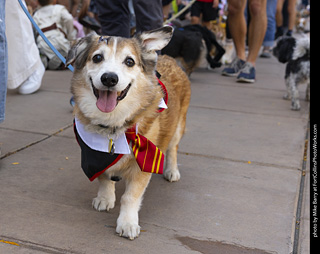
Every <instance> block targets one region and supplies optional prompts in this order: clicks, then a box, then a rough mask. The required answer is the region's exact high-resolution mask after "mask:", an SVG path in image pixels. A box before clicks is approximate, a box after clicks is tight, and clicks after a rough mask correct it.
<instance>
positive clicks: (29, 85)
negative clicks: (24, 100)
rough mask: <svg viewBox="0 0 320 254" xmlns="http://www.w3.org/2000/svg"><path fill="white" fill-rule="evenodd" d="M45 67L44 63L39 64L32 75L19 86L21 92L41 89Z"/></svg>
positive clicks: (28, 92) (32, 91) (27, 92)
mask: <svg viewBox="0 0 320 254" xmlns="http://www.w3.org/2000/svg"><path fill="white" fill-rule="evenodd" d="M44 72H45V68H44V66H43V64H42V63H41V64H39V67H38V69H36V70H35V71H34V72H33V73H32V74H31V75H30V77H29V78H28V79H27V80H26V81H25V82H23V83H22V85H21V86H20V87H19V90H18V91H19V93H20V94H32V93H34V92H36V91H38V90H39V88H40V86H41V81H42V77H43V75H44Z"/></svg>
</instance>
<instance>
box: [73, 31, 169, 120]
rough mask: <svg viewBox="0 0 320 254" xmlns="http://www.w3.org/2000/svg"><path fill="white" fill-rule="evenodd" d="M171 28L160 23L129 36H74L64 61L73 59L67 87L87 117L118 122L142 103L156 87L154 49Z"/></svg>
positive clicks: (160, 44)
mask: <svg viewBox="0 0 320 254" xmlns="http://www.w3.org/2000/svg"><path fill="white" fill-rule="evenodd" d="M172 32H173V29H172V28H171V27H163V28H161V29H157V30H154V31H150V32H145V33H142V34H140V35H138V36H137V37H135V38H131V39H127V38H121V37H109V36H98V35H91V36H88V37H85V38H82V39H80V40H78V41H77V42H76V43H75V44H74V45H73V46H72V48H71V50H70V51H69V53H68V57H67V64H71V63H74V67H75V73H74V77H73V81H72V88H71V90H72V93H73V94H74V98H75V102H76V104H77V106H78V107H79V109H80V111H81V112H82V113H83V114H84V115H85V116H86V117H88V118H90V120H93V121H94V120H95V119H99V120H100V119H107V120H106V121H107V122H108V124H113V125H114V124H116V125H119V124H120V123H119V122H117V123H115V121H118V120H119V121H120V118H121V119H122V120H123V119H125V118H127V117H128V115H130V114H132V113H133V112H135V111H136V110H137V109H138V108H139V107H141V106H143V102H144V101H148V100H149V99H150V97H151V98H152V96H153V94H152V92H153V91H154V88H155V87H156V85H155V84H154V82H153V81H154V70H155V67H156V60H157V53H156V51H157V50H161V49H162V48H163V47H164V46H166V45H167V43H168V42H169V41H170V39H171V36H172ZM110 122H112V123H110Z"/></svg>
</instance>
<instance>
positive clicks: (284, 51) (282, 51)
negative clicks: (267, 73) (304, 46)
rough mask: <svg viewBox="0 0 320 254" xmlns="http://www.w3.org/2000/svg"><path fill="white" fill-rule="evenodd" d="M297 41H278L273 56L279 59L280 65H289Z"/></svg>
mask: <svg viewBox="0 0 320 254" xmlns="http://www.w3.org/2000/svg"><path fill="white" fill-rule="evenodd" d="M295 46H296V39H295V38H293V37H282V38H280V39H279V40H278V41H277V45H276V47H274V48H273V55H274V56H275V57H276V58H278V60H279V62H280V63H287V62H288V61H290V60H291V59H292V55H293V51H294V47H295Z"/></svg>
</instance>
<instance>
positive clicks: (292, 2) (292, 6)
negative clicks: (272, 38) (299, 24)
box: [287, 0, 297, 36]
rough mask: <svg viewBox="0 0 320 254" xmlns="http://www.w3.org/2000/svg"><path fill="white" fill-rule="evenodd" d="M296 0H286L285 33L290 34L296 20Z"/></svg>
mask: <svg viewBox="0 0 320 254" xmlns="http://www.w3.org/2000/svg"><path fill="white" fill-rule="evenodd" d="M296 2H297V0H288V16H289V18H288V32H287V35H289V36H291V35H292V31H293V27H294V24H295V20H296Z"/></svg>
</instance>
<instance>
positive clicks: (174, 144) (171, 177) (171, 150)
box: [163, 120, 184, 182]
mask: <svg viewBox="0 0 320 254" xmlns="http://www.w3.org/2000/svg"><path fill="white" fill-rule="evenodd" d="M181 121H183V120H180V121H179V123H178V126H177V129H176V132H175V134H174V135H173V137H172V140H171V141H170V144H169V146H168V149H167V152H166V157H165V158H166V165H165V170H164V173H163V176H164V178H165V179H167V180H168V181H169V182H176V181H179V180H180V172H179V169H178V162H177V153H178V146H179V142H180V139H181V137H182V135H183V133H184V129H182V126H184V124H182V122H181Z"/></svg>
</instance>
